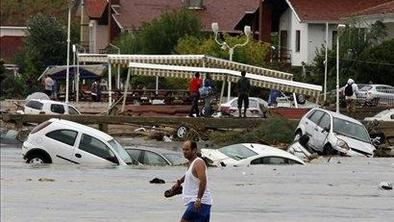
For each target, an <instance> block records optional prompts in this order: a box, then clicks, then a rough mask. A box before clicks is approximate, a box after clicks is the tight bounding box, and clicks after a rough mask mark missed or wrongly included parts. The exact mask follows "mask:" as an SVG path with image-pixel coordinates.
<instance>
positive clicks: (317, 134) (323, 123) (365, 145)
mask: <svg viewBox="0 0 394 222" xmlns="http://www.w3.org/2000/svg"><path fill="white" fill-rule="evenodd" d="M304 134H305V135H308V136H309V138H310V140H309V142H308V146H309V147H310V148H312V149H314V150H315V151H317V152H318V153H319V154H325V155H332V154H341V155H345V156H367V157H372V156H373V153H374V150H375V147H374V146H373V145H372V143H371V138H370V137H369V134H368V131H367V129H366V128H365V127H364V125H363V124H361V123H360V122H359V121H357V120H355V119H353V118H350V117H348V116H345V115H342V114H339V113H336V112H332V111H328V110H324V109H320V108H314V109H312V110H310V111H309V112H308V113H306V114H305V115H304V116H303V117H302V119H301V120H300V122H299V124H298V126H297V128H296V131H295V135H296V136H295V138H294V140H298V139H299V138H300V137H301V136H302V135H304Z"/></svg>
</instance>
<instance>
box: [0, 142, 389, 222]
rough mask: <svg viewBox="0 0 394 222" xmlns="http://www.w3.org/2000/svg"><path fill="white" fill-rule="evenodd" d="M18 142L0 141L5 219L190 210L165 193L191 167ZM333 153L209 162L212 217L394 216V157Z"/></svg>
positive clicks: (147, 216) (177, 214) (133, 217)
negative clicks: (29, 152)
mask: <svg viewBox="0 0 394 222" xmlns="http://www.w3.org/2000/svg"><path fill="white" fill-rule="evenodd" d="M153 145H160V146H167V148H169V149H170V148H172V147H174V145H171V146H170V145H168V144H166V143H156V144H153ZM175 146H177V145H175ZM17 147H18V145H15V144H12V145H4V144H2V145H1V221H118V222H119V221H171V222H172V221H179V220H180V218H181V215H182V214H183V212H184V209H185V208H184V206H183V203H182V201H181V199H180V196H175V197H172V198H168V199H166V198H164V196H163V192H164V191H165V190H166V189H168V188H170V187H171V186H172V184H173V182H174V181H175V179H177V178H180V177H181V176H182V174H183V173H184V171H185V168H184V167H141V168H135V167H125V168H102V167H97V166H78V165H71V164H70V165H55V164H52V165H47V166H39V167H34V166H31V165H27V164H25V163H24V161H23V159H22V156H21V150H20V148H17ZM327 160H328V159H327V158H320V159H317V160H314V161H313V162H312V163H310V164H307V165H305V166H299V165H292V166H254V167H241V168H233V167H231V168H209V169H208V174H209V187H210V189H211V192H212V194H213V198H214V205H213V207H212V216H211V218H212V219H211V221H223V222H224V221H234V222H235V221H243V222H246V221H393V218H394V191H393V190H382V189H380V188H379V183H380V182H381V181H389V182H391V183H393V182H394V159H392V158H391V159H390V158H371V159H366V158H340V157H333V158H331V160H330V161H329V162H328V161H327ZM155 177H158V178H161V179H164V180H165V181H166V183H165V184H150V183H149V181H150V180H152V179H153V178H155ZM40 178H41V180H42V181H39V179H40Z"/></svg>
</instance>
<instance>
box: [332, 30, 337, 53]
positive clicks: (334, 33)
mask: <svg viewBox="0 0 394 222" xmlns="http://www.w3.org/2000/svg"><path fill="white" fill-rule="evenodd" d="M337 35H338V32H337V31H332V44H331V46H332V48H331V49H334V48H336V46H337Z"/></svg>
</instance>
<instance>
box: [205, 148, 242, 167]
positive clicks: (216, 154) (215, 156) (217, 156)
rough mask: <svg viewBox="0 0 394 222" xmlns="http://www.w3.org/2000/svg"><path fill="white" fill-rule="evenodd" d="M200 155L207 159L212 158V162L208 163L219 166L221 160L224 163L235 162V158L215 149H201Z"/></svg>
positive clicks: (231, 163)
mask: <svg viewBox="0 0 394 222" xmlns="http://www.w3.org/2000/svg"><path fill="white" fill-rule="evenodd" d="M201 155H202V157H203V158H208V159H209V160H212V163H210V165H214V166H220V165H221V164H220V163H221V162H223V163H224V164H225V165H233V164H235V163H237V161H236V160H234V159H232V158H230V157H228V156H226V155H224V154H223V153H222V152H220V151H219V150H217V149H201Z"/></svg>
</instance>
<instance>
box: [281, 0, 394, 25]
mask: <svg viewBox="0 0 394 222" xmlns="http://www.w3.org/2000/svg"><path fill="white" fill-rule="evenodd" d="M391 1H392V0H288V2H289V3H290V4H291V6H292V7H293V8H294V10H295V11H296V14H297V15H298V17H299V19H300V20H301V21H302V22H314V21H333V22H336V21H339V20H340V19H341V18H343V17H348V16H349V15H351V14H352V13H355V12H357V11H361V10H364V9H367V8H369V7H373V6H376V5H379V4H383V3H386V2H391Z"/></svg>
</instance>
